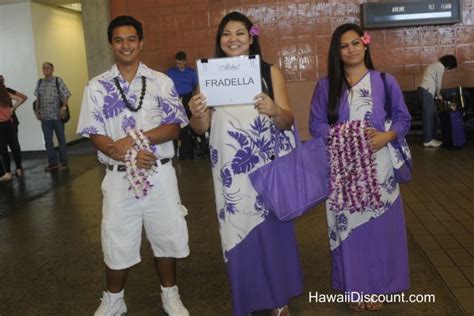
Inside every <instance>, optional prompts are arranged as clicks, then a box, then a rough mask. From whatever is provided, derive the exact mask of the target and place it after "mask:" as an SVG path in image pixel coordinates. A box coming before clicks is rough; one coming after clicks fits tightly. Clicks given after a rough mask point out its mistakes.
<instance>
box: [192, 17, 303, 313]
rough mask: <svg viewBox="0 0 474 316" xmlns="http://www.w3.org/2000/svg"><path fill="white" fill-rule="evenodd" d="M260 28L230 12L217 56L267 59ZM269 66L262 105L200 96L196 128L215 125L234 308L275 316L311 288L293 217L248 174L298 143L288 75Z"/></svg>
mask: <svg viewBox="0 0 474 316" xmlns="http://www.w3.org/2000/svg"><path fill="white" fill-rule="evenodd" d="M259 31H260V30H259V28H258V27H257V26H254V25H253V24H252V22H250V20H249V19H248V18H247V17H246V16H245V15H243V14H241V13H238V12H231V13H229V14H227V15H226V16H225V17H224V18H223V19H222V21H221V22H220V24H219V28H218V30H217V37H216V57H218V58H219V57H236V56H248V55H257V54H258V55H260V57H262V56H261V51H260V46H259V44H258V33H259ZM261 70H262V87H264V91H265V93H260V94H259V95H257V96H256V97H255V100H256V102H255V103H250V102H249V103H250V104H246V105H221V106H217V107H214V108H212V109H211V108H209V107H207V106H206V104H205V96H204V95H203V94H202V93H200V94H197V95H195V96H194V97H193V98H191V101H190V102H189V107H190V109H191V111H192V113H193V116H192V118H191V126H192V128H193V129H194V130H195V132H196V133H204V132H205V131H207V130H208V129H209V127H210V128H211V130H210V154H211V163H212V175H213V180H214V191H215V197H216V206H217V219H218V221H219V230H220V235H221V242H222V249H223V255H224V261H225V262H226V267H227V273H228V276H229V281H230V287H231V292H232V305H233V314H234V315H236V316H247V315H248V314H250V313H251V312H253V311H258V310H264V309H272V315H274V316H276V315H281V316H287V315H289V314H290V313H289V309H288V306H287V305H288V302H289V300H290V298H291V297H293V296H296V295H299V294H301V293H302V291H303V287H302V275H301V269H300V261H299V255H298V248H297V247H298V246H297V243H296V238H295V232H294V227H293V222H286V223H283V222H280V221H279V220H278V219H277V218H276V217H275V216H273V215H272V214H271V213H269V211H268V209H266V207H265V205H264V204H263V202H262V198H261V197H260V196H259V195H258V193H257V192H256V191H255V190H254V189H253V187H252V184H251V183H250V179H249V176H248V175H249V173H251V172H252V171H254V170H255V169H257V168H259V167H261V166H263V165H265V164H267V163H269V162H270V161H271V159H272V157H273V156H274V154H275V153H274V147H275V142H277V145H278V146H279V154H280V155H283V154H285V153H288V152H290V151H291V150H292V149H293V148H294V147H295V137H294V126H293V113H292V112H291V108H290V105H289V101H288V95H287V92H286V87H285V82H284V79H283V75H282V73H281V72H280V71H279V70H278V69H277V68H276V67H274V66H271V65H269V64H267V63H265V62H262V63H261ZM277 128H278V129H280V131H281V133H280V135H281V136H280V137H279V138H278V139H276V137H275V129H277Z"/></svg>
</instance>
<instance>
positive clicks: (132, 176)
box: [125, 129, 155, 199]
mask: <svg viewBox="0 0 474 316" xmlns="http://www.w3.org/2000/svg"><path fill="white" fill-rule="evenodd" d="M127 134H128V135H129V136H130V137H131V138H132V139H133V142H134V143H133V146H132V148H130V150H129V151H127V153H126V154H125V166H126V167H127V178H128V182H129V183H130V187H129V188H128V190H130V191H133V193H134V194H135V198H136V199H140V198H144V197H146V196H147V195H148V192H149V191H150V189H151V188H152V187H153V184H151V183H150V181H148V176H149V175H151V174H152V173H153V172H154V171H155V167H153V168H151V169H149V170H146V169H141V168H138V166H137V155H138V152H139V151H140V150H147V151H151V148H150V141H149V140H148V138H146V137H145V134H143V131H141V130H134V129H130V130H129V131H128V132H127Z"/></svg>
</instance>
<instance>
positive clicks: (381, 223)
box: [326, 72, 409, 294]
mask: <svg viewBox="0 0 474 316" xmlns="http://www.w3.org/2000/svg"><path fill="white" fill-rule="evenodd" d="M370 77H371V74H370V73H369V72H368V73H367V74H366V75H365V76H364V77H363V78H362V79H361V80H360V81H359V82H358V83H357V84H355V85H354V86H353V87H352V89H351V90H350V91H349V92H348V95H347V98H348V103H349V121H352V120H364V121H366V122H367V123H368V124H371V123H372V111H373V98H372V85H371V80H370ZM376 168H377V182H378V183H379V185H380V193H381V200H382V203H383V207H381V208H378V209H377V208H372V209H366V210H364V211H362V212H354V213H351V212H349V211H348V210H345V209H342V210H341V209H332V208H331V207H330V203H329V202H328V203H327V204H326V213H327V221H328V230H329V244H330V249H331V253H332V286H333V287H334V288H335V289H338V290H341V291H354V292H355V291H356V292H363V293H364V294H385V293H394V292H400V291H403V290H406V289H407V288H408V287H409V281H408V260H407V242H406V231H405V222H404V217H403V205H402V201H401V197H400V188H399V185H398V184H397V183H396V182H395V181H394V176H393V165H392V160H391V158H390V152H389V149H388V147H387V146H385V147H383V148H382V149H380V150H379V151H377V152H376Z"/></svg>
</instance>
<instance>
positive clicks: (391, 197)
mask: <svg viewBox="0 0 474 316" xmlns="http://www.w3.org/2000/svg"><path fill="white" fill-rule="evenodd" d="M348 98H349V108H350V114H349V118H350V120H351V121H353V120H365V121H366V122H369V123H370V122H371V116H372V106H373V105H372V102H373V100H372V87H371V84H370V73H367V74H366V75H365V76H364V77H363V78H362V79H361V80H360V81H359V82H358V83H357V84H356V85H354V86H353V87H352V89H351V90H350V91H349V95H348ZM375 161H376V168H377V181H378V183H379V185H380V193H381V199H382V203H383V204H384V207H382V208H379V209H366V210H364V211H363V212H354V213H351V212H350V211H349V210H339V209H331V208H330V204H329V202H327V203H326V213H327V221H328V232H329V245H330V248H331V250H334V249H336V248H337V247H338V246H339V245H340V244H341V242H342V241H344V240H345V239H346V238H348V237H349V235H350V233H351V231H352V230H353V229H355V228H357V227H359V226H361V225H363V224H365V223H367V222H368V221H369V220H370V219H372V218H376V217H378V216H380V215H382V214H383V213H384V212H385V211H386V210H387V209H388V208H389V207H390V205H392V203H393V202H394V201H395V199H396V198H397V197H398V195H399V194H400V191H399V186H398V184H397V183H396V182H395V180H394V177H393V165H392V160H391V158H390V153H389V150H388V147H387V146H385V147H383V148H382V149H380V150H379V151H377V152H376V160H375Z"/></svg>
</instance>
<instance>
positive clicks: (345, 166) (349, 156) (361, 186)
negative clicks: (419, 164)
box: [328, 120, 382, 213]
mask: <svg viewBox="0 0 474 316" xmlns="http://www.w3.org/2000/svg"><path fill="white" fill-rule="evenodd" d="M366 126H367V125H366V123H365V122H364V121H360V120H355V121H350V122H344V123H336V124H334V125H333V126H332V127H331V129H330V131H329V138H328V152H329V163H330V178H331V181H330V193H329V203H330V209H331V210H333V211H340V210H349V212H350V213H354V212H362V211H364V210H366V209H369V208H380V207H382V201H381V194H380V189H379V185H378V183H377V169H376V165H375V152H374V151H373V150H372V149H371V147H370V146H369V135H368V133H367V130H366Z"/></svg>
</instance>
